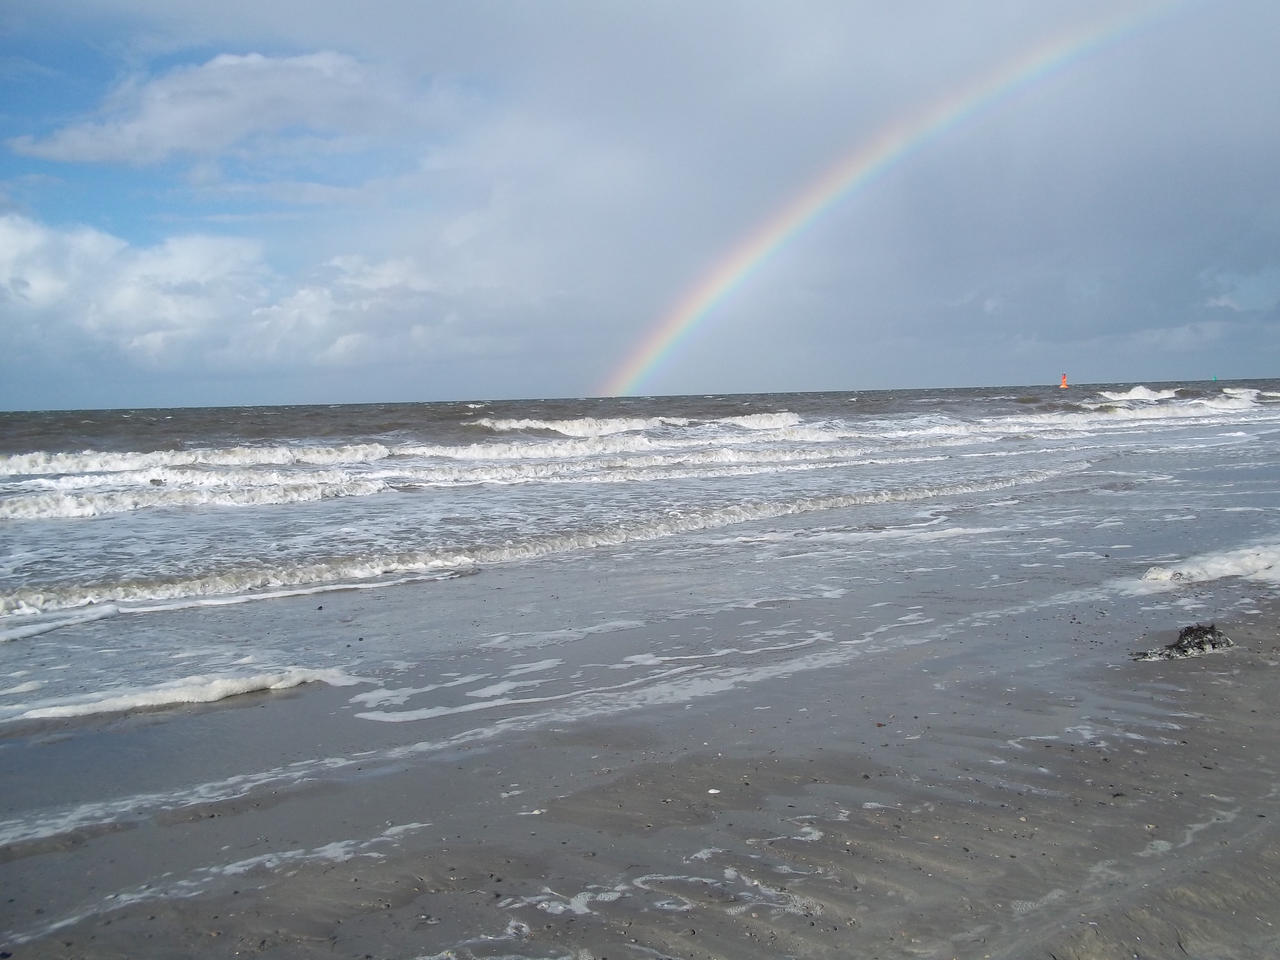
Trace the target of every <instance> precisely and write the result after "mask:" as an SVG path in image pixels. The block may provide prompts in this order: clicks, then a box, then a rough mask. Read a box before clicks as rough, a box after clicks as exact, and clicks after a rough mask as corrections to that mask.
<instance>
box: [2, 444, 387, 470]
mask: <svg viewBox="0 0 1280 960" xmlns="http://www.w3.org/2000/svg"><path fill="white" fill-rule="evenodd" d="M389 454H390V451H389V450H388V449H387V447H385V446H383V445H382V444H380V443H362V444H348V445H344V446H337V447H320V446H288V445H275V446H262V447H229V448H222V449H208V450H157V451H154V452H150V453H135V452H122V453H113V452H106V451H99V450H84V451H81V452H80V453H48V452H43V451H36V452H32V453H19V454H10V455H8V456H0V476H3V475H6V474H7V475H9V476H23V475H27V476H35V475H50V474H68V473H113V472H119V471H127V470H149V469H152V468H155V467H182V466H259V465H261V466H267V465H284V464H316V465H325V464H335V463H367V462H369V461H372V460H381V459H382V458H384V457H386V456H388V455H389Z"/></svg>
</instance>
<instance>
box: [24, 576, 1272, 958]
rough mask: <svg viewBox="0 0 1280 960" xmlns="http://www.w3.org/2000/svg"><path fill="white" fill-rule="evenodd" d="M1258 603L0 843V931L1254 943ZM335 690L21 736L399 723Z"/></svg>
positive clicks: (244, 944)
mask: <svg viewBox="0 0 1280 960" xmlns="http://www.w3.org/2000/svg"><path fill="white" fill-rule="evenodd" d="M1251 606H1252V610H1253V612H1252V613H1245V614H1237V615H1233V616H1232V618H1231V619H1232V621H1233V622H1231V623H1229V624H1228V623H1227V622H1226V618H1225V617H1224V618H1220V622H1222V629H1223V630H1224V631H1225V632H1226V633H1227V634H1228V635H1229V636H1231V637H1232V639H1233V640H1234V641H1235V644H1236V645H1235V646H1233V647H1231V648H1229V649H1226V650H1220V651H1215V652H1212V653H1210V654H1207V655H1205V656H1203V657H1197V658H1192V659H1184V660H1173V661H1151V662H1138V661H1133V660H1131V659H1130V658H1129V655H1130V654H1131V653H1133V652H1136V651H1138V650H1139V649H1146V648H1149V647H1154V646H1157V645H1162V644H1163V643H1166V642H1168V641H1169V640H1171V639H1173V638H1174V637H1176V635H1177V630H1178V628H1179V627H1180V626H1182V625H1184V624H1182V623H1174V622H1169V621H1168V619H1167V618H1168V617H1169V616H1171V615H1173V614H1172V611H1170V610H1168V609H1164V610H1161V611H1160V612H1158V613H1154V614H1153V613H1150V612H1148V613H1147V614H1145V615H1146V616H1147V618H1148V619H1150V620H1155V619H1156V618H1159V619H1160V620H1161V621H1162V622H1161V623H1160V624H1159V626H1158V628H1157V629H1154V630H1152V631H1151V632H1149V633H1148V635H1147V636H1146V637H1144V638H1143V639H1141V640H1134V639H1129V638H1127V637H1125V636H1124V635H1122V634H1121V633H1120V630H1121V629H1122V628H1120V626H1119V624H1114V623H1107V622H1105V621H1101V620H1099V621H1098V622H1097V623H1095V624H1093V625H1092V626H1091V627H1084V626H1083V624H1081V621H1080V620H1079V619H1078V618H1077V617H1076V615H1075V614H1074V613H1072V614H1070V615H1069V619H1068V614H1065V613H1061V612H1058V613H1055V614H1054V615H1053V616H1052V617H1049V616H1045V615H1041V616H1040V617H1039V618H1038V619H1037V620H1036V622H1038V623H1040V624H1041V627H1042V630H1041V634H1040V635H1039V636H1037V637H1036V638H1035V640H1034V641H1033V640H1031V639H1030V635H1031V629H1030V628H1028V631H1027V633H1028V637H1027V638H1015V637H1014V636H1012V630H1010V635H1009V636H1007V637H1005V638H1003V639H999V640H997V639H993V638H984V643H983V644H982V645H978V644H964V643H962V642H956V643H945V644H944V643H926V644H920V645H916V646H907V647H902V648H899V649H894V650H889V651H881V652H878V653H876V654H875V655H874V656H870V657H866V658H862V659H854V660H851V661H849V662H847V663H845V664H843V665H842V666H841V667H840V668H839V669H831V670H819V671H809V672H804V673H795V674H791V673H786V672H784V673H781V674H779V675H778V676H777V677H775V678H773V679H770V680H766V681H761V682H758V683H755V684H753V685H752V686H750V687H749V688H747V689H743V690H736V691H731V692H729V693H727V694H724V693H722V694H718V695H716V696H712V697H706V698H703V699H697V698H694V699H691V700H688V701H686V702H684V703H682V704H678V705H675V706H672V705H666V706H661V705H660V706H655V707H648V708H644V709H641V710H637V711H633V712H631V713H628V714H623V715H620V716H619V717H617V718H613V719H610V720H608V721H602V722H580V723H563V724H554V723H553V724H551V725H550V726H545V727H539V728H531V729H526V730H518V731H516V732H513V733H511V734H510V735H508V736H505V737H502V738H498V739H495V740H489V741H477V742H472V743H462V744H459V745H457V746H454V747H452V748H446V749H441V750H439V751H438V752H435V753H432V754H430V755H429V756H428V755H418V756H415V755H413V754H411V753H410V754H406V755H404V756H403V757H402V758H401V759H398V760H397V759H393V760H387V759H386V758H385V756H384V757H383V759H380V760H378V761H377V762H373V763H371V764H369V765H368V768H367V769H364V768H362V767H361V766H360V764H355V765H354V766H353V767H352V768H350V769H348V770H346V771H345V772H344V773H343V774H342V775H341V776H339V777H333V778H328V779H325V778H316V779H307V778H305V777H304V778H302V779H301V780H300V781H299V782H297V783H293V784H290V785H288V786H283V785H276V786H273V785H272V784H270V783H264V784H262V785H260V786H259V787H255V788H253V789H248V790H246V791H245V792H244V794H243V795H242V796H239V797H236V798H232V799H224V800H219V801H216V802H211V803H206V804H203V805H202V804H200V803H199V802H196V801H195V800H194V799H193V800H192V801H191V802H188V803H184V804H182V805H179V806H177V807H170V808H168V809H156V810H143V809H140V810H138V811H136V814H135V815H134V816H133V817H132V818H131V819H129V820H127V821H124V822H119V823H116V824H115V825H114V826H111V827H110V828H103V829H101V830H95V829H92V828H90V829H87V830H85V831H82V832H78V833H77V832H75V831H72V832H69V833H66V834H63V835H60V836H59V837H57V838H55V839H53V840H50V841H48V842H44V843H38V844H35V845H33V846H29V847H26V848H24V847H23V846H22V845H20V844H19V845H12V844H11V845H9V846H8V847H6V848H5V850H4V852H3V853H4V856H3V861H4V862H0V876H3V877H4V880H5V885H6V888H7V889H9V890H10V891H11V893H10V896H11V897H12V900H11V901H10V903H9V904H7V911H6V912H7V914H8V920H7V921H6V923H5V927H6V928H7V929H9V930H10V931H11V935H12V934H18V935H20V936H21V935H23V934H28V935H29V934H32V933H39V931H40V930H41V927H42V926H43V927H44V932H43V933H39V936H37V937H35V938H33V939H23V940H21V941H18V942H14V943H10V944H8V945H6V946H4V949H5V950H6V951H8V952H10V953H12V955H13V956H14V957H29V956H30V957H34V956H40V957H65V958H71V957H82V958H109V957H125V956H156V957H162V956H181V955H192V954H197V953H198V954H199V955H202V956H213V957H220V956H228V957H230V956H243V955H246V954H248V955H257V956H264V957H280V958H295V957H312V956H316V957H320V956H324V957H332V956H351V957H364V956H366V955H372V956H375V957H388V958H390V957H405V958H408V957H437V956H439V957H443V956H459V957H468V956H470V957H497V956H523V957H534V958H543V957H548V958H549V957H561V956H575V957H581V956H592V957H601V958H602V957H606V956H614V957H616V956H637V957H642V956H643V957H651V956H671V957H695V956H698V957H701V956H712V957H718V956H724V957H735V958H737V957H757V956H758V957H761V958H763V957H777V956H802V957H837V956H848V955H851V954H852V955H857V956H860V957H861V956H866V957H883V958H896V957H917V956H927V957H944V956H945V957H953V956H954V957H980V958H987V957H990V958H1001V957H1005V958H1009V960H1014V958H1022V957H1030V956H1045V957H1049V956H1053V957H1057V958H1058V960H1064V958H1067V957H1071V958H1079V960H1083V958H1098V960H1104V958H1105V960H1109V958H1112V957H1115V958H1120V957H1124V958H1126V960H1127V958H1130V957H1132V956H1133V955H1134V954H1135V953H1136V954H1138V955H1139V956H1144V957H1146V956H1150V957H1162V956H1170V955H1180V953H1179V950H1180V948H1181V950H1185V951H1187V952H1189V953H1190V955H1192V956H1210V955H1211V956H1213V957H1215V958H1228V957H1241V958H1244V957H1256V956H1261V955H1266V954H1267V952H1268V951H1271V952H1275V951H1276V950H1280V934H1277V933H1276V932H1275V931H1276V930H1277V927H1273V926H1272V924H1273V923H1277V922H1280V908H1277V907H1276V906H1275V904H1276V903H1280V881H1274V880H1272V879H1271V878H1272V877H1275V876H1280V871H1276V870H1274V869H1273V867H1274V865H1275V864H1276V863H1277V862H1280V832H1278V831H1277V830H1276V827H1275V824H1276V823H1277V818H1280V804H1278V803H1277V801H1278V800H1280V775H1278V774H1277V769H1278V768H1280V756H1277V755H1276V753H1275V751H1274V749H1273V747H1272V744H1276V743H1280V719H1277V718H1276V717H1275V716H1274V711H1272V710H1270V709H1269V707H1270V704H1271V698H1272V689H1271V680H1272V678H1273V677H1274V674H1273V673H1272V671H1273V670H1274V669H1275V668H1276V667H1277V666H1278V665H1280V651H1278V650H1277V644H1278V643H1280V634H1278V633H1277V627H1276V625H1277V623H1280V603H1278V602H1277V601H1276V600H1275V599H1274V598H1271V599H1268V600H1266V601H1260V602H1258V603H1256V604H1253V605H1251ZM1072 621H1075V623H1074V624H1073V623H1072ZM1028 622H1029V623H1030V621H1028ZM1077 625H1080V629H1077ZM1090 630H1093V631H1095V632H1094V633H1093V634H1092V635H1090ZM1108 631H1109V632H1108ZM1072 634H1077V635H1076V636H1072ZM1067 645H1071V646H1067ZM1044 650H1052V651H1055V652H1054V653H1053V654H1052V656H1049V657H1048V659H1045V658H1044V654H1043V653H1042V652H1041V651H1044ZM349 696H350V693H349V691H344V690H341V689H337V690H334V689H317V690H314V691H310V690H298V689H295V690H291V691H284V692H282V694H281V695H277V696H261V695H252V699H250V700H245V701H243V702H240V703H236V704H235V705H234V707H233V708H232V709H228V704H230V703H231V702H230V701H229V702H228V703H227V704H222V705H208V706H203V707H199V708H193V709H191V710H190V711H187V712H186V713H185V715H184V716H182V717H181V718H175V717H173V716H170V717H169V718H168V720H169V722H159V720H158V719H157V718H154V717H146V716H143V717H140V718H121V719H119V720H116V721H112V722H103V723H98V724H94V725H84V724H81V725H68V726H66V727H64V728H63V730H64V733H63V734H59V732H58V730H57V729H56V728H55V726H50V727H48V728H46V729H44V730H42V731H41V732H40V733H39V734H38V735H37V736H36V739H39V740H41V741H45V742H46V745H47V743H48V742H53V743H54V746H55V749H56V750H64V751H66V752H67V756H74V755H77V754H79V755H82V756H85V755H88V754H89V753H90V752H91V751H93V750H94V749H98V747H99V741H101V742H102V743H103V744H110V745H111V746H112V747H114V748H116V749H120V748H124V749H125V750H126V753H127V751H129V750H139V751H142V750H143V748H144V747H145V748H146V749H147V750H151V751H154V750H155V749H156V747H157V745H161V746H162V745H164V744H166V743H167V744H169V745H170V747H171V748H173V749H175V750H180V749H183V748H184V745H192V744H196V743H199V744H201V749H203V750H207V751H209V752H210V758H216V754H217V753H218V752H220V751H222V752H227V753H232V754H233V753H234V752H235V751H236V750H237V749H238V746H237V743H236V740H237V737H238V736H240V734H237V733H236V732H235V731H236V730H240V731H242V732H243V731H249V730H251V729H255V728H261V727H262V726H263V724H264V723H265V724H266V725H267V727H268V728H269V729H271V730H272V731H273V734H272V735H273V736H275V737H280V738H282V741H281V742H285V741H297V740H300V739H304V738H307V739H314V740H317V741H319V742H321V743H323V744H324V749H325V751H327V752H328V754H330V755H332V754H334V753H335V752H336V751H338V750H339V748H341V749H345V750H347V751H348V755H349V756H353V757H358V756H360V750H361V748H364V749H366V750H368V751H369V756H371V757H373V756H374V755H375V754H376V753H377V750H376V749H375V747H376V743H375V742H372V741H371V742H363V741H362V739H361V738H362V737H368V736H373V737H374V738H375V741H376V740H382V741H384V742H385V743H392V742H394V741H395V738H397V737H401V738H403V737H404V736H405V735H407V732H406V733H401V732H400V731H399V729H398V728H399V727H401V725H399V724H389V725H388V724H362V725H360V726H356V727H352V725H351V722H350V718H349V717H348V716H347V715H346V713H345V712H344V709H343V705H344V704H346V701H347V699H348V697H349ZM237 708H239V709H237ZM403 726H405V727H411V726H412V724H405V725H403ZM370 727H372V728H375V729H373V730H370ZM60 737H62V738H63V739H62V740H61V741H60V740H59V738H60ZM21 739H22V738H10V740H9V741H8V742H7V743H6V749H9V750H13V749H21ZM188 748H189V747H188ZM267 748H270V744H268V745H267ZM207 759H209V758H206V760H207ZM47 762H51V761H46V763H47ZM99 762H100V763H101V764H103V765H104V769H105V765H106V764H109V763H111V762H112V760H111V758H103V759H100V761H99ZM210 762H211V761H210ZM33 775H37V776H38V775H39V771H36V772H35V774H33ZM65 775H67V776H70V775H71V774H65ZM121 775H124V776H127V775H129V768H128V766H127V765H126V767H125V770H124V773H123V774H117V776H121ZM166 875H168V876H170V877H171V879H169V880H165V879H164V878H165V876H166ZM70 876H77V877H80V878H81V882H83V884H84V890H83V895H82V896H80V897H79V899H78V900H76V898H75V897H72V898H69V899H68V898H67V897H66V894H65V891H62V892H61V895H62V898H63V900H64V901H65V902H66V903H67V905H68V908H64V910H63V912H62V914H61V916H62V917H64V918H68V917H70V918H74V917H75V915H76V910H75V909H69V907H70V905H71V903H72V902H73V901H74V902H77V903H78V904H79V906H80V908H81V909H80V912H82V913H83V914H84V916H83V917H81V919H79V920H78V921H75V922H70V923H66V924H65V925H59V926H58V927H57V928H56V929H49V924H53V923H58V921H57V920H54V919H53V918H52V917H50V919H49V920H46V921H42V919H41V918H42V917H43V916H45V915H44V914H41V913H39V911H40V910H41V909H43V908H42V907H41V906H40V903H41V898H42V897H48V898H50V899H56V897H55V892H57V891H58V888H59V885H65V884H66V883H67V879H68V877H70ZM132 877H146V878H149V879H148V880H147V881H146V882H145V883H131V882H130V878H132ZM184 884H187V885H188V886H186V887H184ZM99 889H100V890H102V891H104V892H103V893H102V894H97V895H95V893H94V891H95V890H99ZM188 892H190V893H192V894H193V895H190V896H188V895H187V894H188ZM95 896H96V897H97V899H95ZM131 899H132V902H129V901H130V900H131ZM1139 938H1140V939H1139ZM1144 951H1146V952H1144ZM1197 951H1199V953H1197Z"/></svg>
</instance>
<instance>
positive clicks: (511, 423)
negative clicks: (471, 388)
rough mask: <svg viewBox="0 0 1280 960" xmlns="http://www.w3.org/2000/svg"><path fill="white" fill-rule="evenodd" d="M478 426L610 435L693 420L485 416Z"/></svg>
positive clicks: (582, 435) (496, 428)
mask: <svg viewBox="0 0 1280 960" xmlns="http://www.w3.org/2000/svg"><path fill="white" fill-rule="evenodd" d="M474 423H475V424H476V425H477V426H482V427H488V428H489V429H490V430H493V431H495V432H503V431H515V430H547V431H550V432H553V433H559V434H562V435H564V436H566V437H607V436H610V435H611V434H615V433H630V432H634V431H639V430H654V429H657V428H659V427H680V426H684V425H686V424H687V423H689V420H688V419H687V418H685V417H606V418H599V419H597V418H596V417H579V418H576V419H573V420H535V419H521V420H501V419H494V418H492V417H482V418H481V419H479V420H476V421H474Z"/></svg>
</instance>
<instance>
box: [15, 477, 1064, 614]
mask: <svg viewBox="0 0 1280 960" xmlns="http://www.w3.org/2000/svg"><path fill="white" fill-rule="evenodd" d="M1061 472H1062V471H1032V472H1028V473H1027V474H1024V475H1022V476H1017V477H995V478H990V479H986V480H976V481H973V482H970V483H954V484H938V485H930V486H919V487H906V488H895V489H882V490H872V491H868V492H865V493H849V494H833V495H820V496H808V497H799V498H795V499H791V500H775V501H763V502H759V503H738V504H732V505H729V506H716V507H710V508H704V509H698V510H689V511H687V512H685V513H677V514H664V515H661V516H659V517H657V518H649V519H639V520H635V521H631V522H623V523H618V524H616V525H614V526H609V527H602V528H599V529H582V530H577V531H573V532H566V533H560V534H549V535H541V536H537V535H535V536H531V537H528V538H526V539H523V540H518V539H510V540H507V541H504V542H501V543H492V544H487V545H483V546H479V547H475V548H472V549H469V550H468V549H438V550H420V551H401V552H396V553H371V554H367V555H363V556H358V557H351V558H345V559H341V560H334V561H328V562H323V563H296V564H276V565H273V566H269V567H268V566H256V565H255V566H252V567H246V568H239V569H230V570H224V571H219V572H217V573H210V574H206V575H203V576H196V577H187V578H172V579H166V580H137V581H131V582H124V583H98V584H77V585H74V586H68V587H49V588H46V589H31V588H20V589H18V590H16V591H14V592H12V593H10V594H8V595H3V596H0V615H6V614H14V613H21V614H31V613H40V612H48V611H52V610H59V609H69V608H75V607H82V606H85V605H88V604H90V603H104V602H106V603H119V604H122V605H123V604H133V605H138V604H141V603H144V602H146V601H157V600H165V601H173V600H180V599H186V598H196V597H209V596H228V595H241V594H249V593H250V592H251V591H265V590H272V589H277V588H281V587H298V586H302V585H304V584H353V583H358V582H359V581H362V580H371V579H374V578H379V577H386V576H388V575H393V574H407V573H419V574H421V573H454V572H457V571H460V570H471V569H474V568H476V567H479V566H484V565H486V564H491V563H505V562H510V561H515V560H529V559H534V558H537V557H545V556H551V555H555V554H563V553H567V552H570V551H575V550H589V549H594V548H597V547H602V546H616V545H621V544H625V543H631V542H642V541H650V540H657V539H661V538H663V537H669V536H673V535H675V534H681V533H693V532H696V531H700V530H712V529H716V528H719V527H725V526H729V525H731V524H736V523H745V522H749V521H753V520H767V519H775V518H778V517H785V516H794V515H797V514H803V513H810V512H814V511H819V510H836V509H842V508H846V507H855V506H867V505H872V504H885V503H906V502H913V501H917V500H931V499H936V498H940V497H948V496H957V495H963V494H970V493H981V492H987V491H991V490H1000V489H1005V488H1009V487H1016V486H1021V485H1024V484H1032V483H1039V482H1042V481H1044V480H1047V479H1049V478H1050V477H1054V476H1058V475H1060V474H1061Z"/></svg>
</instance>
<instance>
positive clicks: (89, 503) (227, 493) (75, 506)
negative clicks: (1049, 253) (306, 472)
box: [0, 480, 387, 520]
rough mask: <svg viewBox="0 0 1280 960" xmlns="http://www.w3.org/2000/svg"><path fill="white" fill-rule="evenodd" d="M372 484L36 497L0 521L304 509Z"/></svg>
mask: <svg viewBox="0 0 1280 960" xmlns="http://www.w3.org/2000/svg"><path fill="white" fill-rule="evenodd" d="M386 489H387V486H386V484H385V483H382V482H381V481H377V480H350V481H346V482H343V483H305V482H304V483H291V484H287V485H283V486H243V485H241V486H235V487H228V488H223V489H196V490H190V489H170V488H167V487H140V488H138V489H137V490H122V491H112V492H109V493H79V494H71V493H36V494H28V495H25V496H17V497H11V498H9V499H7V500H0V520H50V519H68V518H73V517H96V516H102V515H104V514H109V513H125V512H128V511H132V510H147V509H164V508H179V507H197V506H212V507H249V506H265V505H270V504H282V503H306V502H309V501H315V500H328V499H331V498H334V497H364V496H369V495H371V494H374V493H380V492H382V491H383V490H386Z"/></svg>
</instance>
